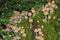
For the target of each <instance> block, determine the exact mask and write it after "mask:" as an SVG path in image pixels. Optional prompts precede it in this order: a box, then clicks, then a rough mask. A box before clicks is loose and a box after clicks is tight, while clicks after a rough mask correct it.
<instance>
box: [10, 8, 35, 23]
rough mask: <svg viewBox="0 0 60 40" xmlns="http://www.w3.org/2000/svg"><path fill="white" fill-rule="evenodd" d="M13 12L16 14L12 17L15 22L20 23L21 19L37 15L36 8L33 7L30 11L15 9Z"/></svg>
mask: <svg viewBox="0 0 60 40" xmlns="http://www.w3.org/2000/svg"><path fill="white" fill-rule="evenodd" d="M13 12H14V16H12V17H11V18H10V19H11V20H12V21H13V22H14V23H20V21H21V20H22V19H24V18H25V19H27V18H28V17H31V16H35V15H36V11H35V9H34V8H32V9H31V11H30V12H28V11H22V12H19V11H16V10H13Z"/></svg>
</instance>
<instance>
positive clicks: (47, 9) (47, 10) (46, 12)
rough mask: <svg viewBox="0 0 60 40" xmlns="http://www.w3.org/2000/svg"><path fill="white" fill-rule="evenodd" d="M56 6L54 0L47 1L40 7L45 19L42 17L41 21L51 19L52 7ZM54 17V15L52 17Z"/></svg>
mask: <svg viewBox="0 0 60 40" xmlns="http://www.w3.org/2000/svg"><path fill="white" fill-rule="evenodd" d="M56 8H58V7H57V6H56V4H55V1H52V2H48V4H46V5H45V6H43V7H42V11H43V12H44V15H45V19H43V22H47V18H48V20H49V19H51V15H50V14H52V13H53V12H54V9H56ZM53 19H55V16H54V17H53Z"/></svg>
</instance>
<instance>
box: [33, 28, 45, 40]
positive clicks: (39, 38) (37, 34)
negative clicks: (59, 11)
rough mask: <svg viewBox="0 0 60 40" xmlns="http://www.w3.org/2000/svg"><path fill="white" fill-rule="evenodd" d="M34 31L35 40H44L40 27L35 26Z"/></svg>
mask: <svg viewBox="0 0 60 40" xmlns="http://www.w3.org/2000/svg"><path fill="white" fill-rule="evenodd" d="M34 32H35V33H36V36H35V38H36V39H37V40H44V34H43V32H42V29H41V28H36V29H35V30H34Z"/></svg>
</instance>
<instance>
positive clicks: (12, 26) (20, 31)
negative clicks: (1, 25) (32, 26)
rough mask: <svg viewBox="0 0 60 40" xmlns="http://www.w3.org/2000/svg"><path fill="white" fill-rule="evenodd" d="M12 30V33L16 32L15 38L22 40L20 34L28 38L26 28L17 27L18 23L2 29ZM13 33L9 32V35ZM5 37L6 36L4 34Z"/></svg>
mask: <svg viewBox="0 0 60 40" xmlns="http://www.w3.org/2000/svg"><path fill="white" fill-rule="evenodd" d="M11 30H12V34H14V35H15V36H14V37H12V38H13V40H20V39H21V38H20V36H19V35H22V37H24V39H25V38H26V33H25V30H24V27H23V26H22V27H17V26H16V25H8V27H7V28H6V29H5V30H2V31H5V32H10V31H11ZM11 36H12V35H11V34H9V37H11ZM3 37H4V38H5V36H3Z"/></svg>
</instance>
